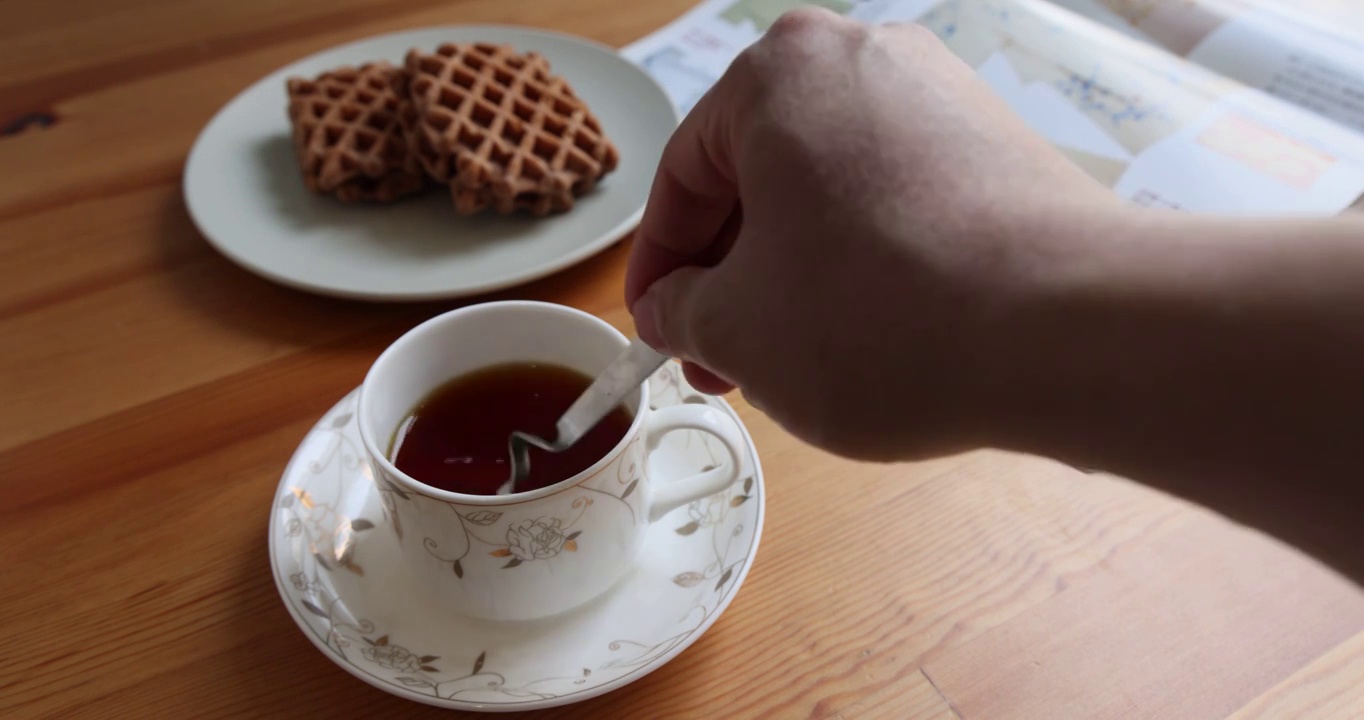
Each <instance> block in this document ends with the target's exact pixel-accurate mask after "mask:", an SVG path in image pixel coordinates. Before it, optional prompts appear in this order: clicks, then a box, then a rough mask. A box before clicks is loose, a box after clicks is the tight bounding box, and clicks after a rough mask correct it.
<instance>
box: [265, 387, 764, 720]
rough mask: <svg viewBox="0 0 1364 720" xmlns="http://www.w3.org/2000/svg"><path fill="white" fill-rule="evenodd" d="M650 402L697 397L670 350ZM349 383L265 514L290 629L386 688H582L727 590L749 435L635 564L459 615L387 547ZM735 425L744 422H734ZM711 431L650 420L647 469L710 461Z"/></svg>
mask: <svg viewBox="0 0 1364 720" xmlns="http://www.w3.org/2000/svg"><path fill="white" fill-rule="evenodd" d="M650 383H651V386H650V389H651V393H650V396H651V398H652V401H651V402H652V405H653V406H654V407H655V408H658V407H662V406H667V405H676V404H680V403H705V404H709V405H711V406H712V407H714V408H716V409H718V410H720V411H722V412H726V413H728V414H729V415H730V416H731V417H733V418H734V421H735V422H736V423H739V418H738V416H737V415H736V414H735V413H734V410H733V409H732V408H731V407H730V406H729V405H728V404H727V403H726V402H725V401H724V400H721V399H719V398H713V397H709V396H704V395H701V394H700V393H698V392H696V391H695V390H693V389H692V388H691V387H690V386H689V385H687V384H686V381H685V380H684V379H683V378H682V373H681V371H680V368H679V367H678V366H677V365H676V364H674V363H669V364H668V365H666V366H664V368H663V369H662V370H660V371H659V372H658V373H657V374H655V375H654V377H653V378H651V379H650ZM358 395H359V391H358V390H356V391H353V392H351V393H350V394H349V395H347V396H346V397H345V398H343V399H342V400H341V401H340V402H339V403H337V404H336V405H335V406H334V407H332V409H331V410H329V411H328V412H327V414H326V415H324V416H323V417H322V419H321V420H320V421H318V423H317V425H315V426H314V427H313V429H312V430H311V431H310V432H309V433H308V435H307V437H305V438H304V440H303V442H302V443H301V444H300V445H299V447H298V449H297V450H296V451H295V452H294V456H293V459H292V460H290V462H289V465H288V467H287V468H286V469H285V471H284V476H283V478H281V480H280V484H279V489H278V490H277V491H276V493H275V498H274V504H273V506H272V510H271V514H270V541H269V542H270V563H271V566H272V568H273V571H274V577H275V584H276V586H277V587H278V588H279V592H280V595H281V596H282V597H283V599H284V605H285V607H287V608H288V609H289V613H290V614H291V615H292V616H293V618H294V621H295V622H297V623H298V626H299V628H300V629H302V630H303V634H304V635H306V636H307V637H308V639H309V640H311V641H312V642H313V644H314V645H316V646H317V647H318V649H319V650H321V651H322V653H323V654H324V655H326V656H327V657H328V658H329V659H331V661H332V662H335V663H336V664H338V665H340V666H341V667H342V668H343V669H345V670H346V671H347V672H349V673H351V674H352V675H355V676H356V677H358V678H360V679H361V680H364V681H365V682H367V683H369V684H371V685H373V686H375V687H377V688H379V689H381V690H384V691H387V692H390V693H393V694H394V695H399V696H402V697H405V698H408V699H411V700H416V701H418V702H423V703H427V704H430V705H436V706H440V707H447V708H455V709H460V710H482V711H510V710H533V709H538V708H547V707H554V706H557V705H565V704H568V703H573V702H578V701H580V700H586V699H588V698H591V697H595V696H597V695H601V694H602V693H605V692H609V691H611V690H614V689H616V688H619V687H621V686H624V685H627V684H629V683H631V682H634V681H635V680H638V679H639V678H641V677H644V676H645V675H647V674H649V673H650V672H652V671H653V670H656V669H658V668H659V667H662V666H663V665H664V664H665V663H667V662H668V661H669V660H671V659H673V658H674V657H676V656H677V655H678V654H679V653H681V652H682V651H683V650H685V649H686V648H687V647H688V646H689V645H691V644H692V643H694V642H696V640H697V638H699V637H701V635H702V633H704V632H705V631H706V629H707V628H709V627H710V626H711V625H712V624H714V622H715V621H716V619H717V618H719V617H720V614H721V613H723V612H724V611H725V608H727V607H728V606H729V603H730V601H732V600H733V599H734V595H735V593H737V592H738V591H739V586H740V585H742V584H743V581H744V577H745V576H746V575H747V574H748V569H749V567H750V566H751V565H752V564H753V558H754V556H755V554H756V552H757V549H758V538H759V536H760V535H761V534H762V523H763V510H764V501H765V497H764V492H763V480H762V468H761V466H760V465H759V462H758V455H757V452H756V450H755V449H754V447H753V441H752V438H751V437H749V436H748V434H747V431H745V433H744V436H745V439H746V441H747V444H748V452H747V457H746V458H744V461H743V465H744V466H743V468H742V472H741V474H740V479H739V480H737V481H735V483H734V484H733V485H731V486H730V487H729V488H728V489H727V490H725V491H723V492H721V493H717V494H716V495H713V496H711V497H709V498H706V499H704V500H698V501H696V502H693V503H691V504H690V505H688V506H685V507H681V508H678V509H677V510H675V511H673V512H672V513H670V514H668V515H666V516H664V517H663V518H662V519H660V520H659V521H657V522H655V523H654V524H653V525H652V526H651V527H650V529H649V532H648V537H647V540H646V542H645V545H644V548H643V550H642V551H641V552H640V557H639V559H638V561H637V563H636V567H635V568H634V569H633V570H632V571H631V572H630V573H628V574H627V575H626V576H625V578H624V579H623V580H621V582H620V583H619V584H618V585H617V586H616V587H614V588H613V589H611V590H610V591H608V592H607V593H606V594H605V595H603V596H601V597H599V598H597V599H595V600H592V601H589V602H588V603H587V604H585V605H584V606H582V607H579V608H577V609H574V610H570V611H568V612H566V613H563V614H561V615H557V616H554V617H551V618H545V619H542V620H533V621H526V622H492V621H486V620H476V619H472V618H466V617H463V616H460V615H457V614H455V613H452V612H450V611H448V610H446V609H444V608H442V607H441V605H440V603H439V601H438V600H437V599H436V598H435V597H434V596H431V595H430V594H428V593H427V592H425V591H424V590H423V589H422V586H421V584H420V583H417V582H414V578H412V577H411V576H410V575H409V574H408V572H407V570H406V567H405V566H404V564H403V562H402V561H401V558H400V555H399V548H400V545H399V543H405V542H407V543H410V542H414V541H416V539H415V538H414V537H412V536H411V535H410V534H407V535H406V536H405V535H404V531H403V528H402V526H401V525H398V524H395V522H394V521H395V520H396V518H397V517H398V516H397V515H396V514H395V513H393V512H392V509H393V508H394V507H395V506H396V503H401V502H403V501H404V499H405V493H403V492H402V491H401V490H400V489H398V488H396V487H391V486H384V487H382V488H380V487H377V486H376V484H375V481H374V473H373V470H372V468H371V467H370V465H369V461H368V460H367V459H366V457H365V453H364V449H363V446H362V445H361V443H360V437H359V431H358V428H357V426H356V420H355V406H356V400H357V397H358ZM739 426H740V428H742V427H743V425H742V423H739ZM724 454H725V450H724V449H723V447H722V446H721V445H720V443H719V442H718V441H717V440H715V439H714V438H712V437H710V436H708V435H706V434H704V433H700V432H696V431H691V430H684V431H678V432H674V433H670V434H668V435H666V436H664V438H663V440H662V442H661V444H660V445H659V448H658V449H657V450H656V451H655V452H654V454H653V455H652V456H651V462H652V466H651V468H650V472H652V473H654V474H655V475H654V477H656V478H657V479H658V480H661V481H663V482H667V481H668V480H671V479H675V478H680V477H683V476H686V475H691V474H694V473H697V472H701V471H702V470H704V469H707V467H708V466H711V467H713V466H715V465H717V464H719V463H720V462H721V460H720V458H723V457H724Z"/></svg>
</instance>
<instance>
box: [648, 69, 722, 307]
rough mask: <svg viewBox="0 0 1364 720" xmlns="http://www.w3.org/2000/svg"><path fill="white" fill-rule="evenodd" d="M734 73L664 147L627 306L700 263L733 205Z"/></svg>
mask: <svg viewBox="0 0 1364 720" xmlns="http://www.w3.org/2000/svg"><path fill="white" fill-rule="evenodd" d="M733 74H734V73H732V72H727V73H725V77H723V78H721V79H720V82H718V83H716V84H715V86H714V87H712V88H711V89H710V91H709V92H707V93H706V94H705V95H704V96H702V98H701V100H700V102H698V103H697V104H696V106H695V107H694V108H692V111H691V112H690V113H688V114H687V116H686V118H684V119H683V120H682V123H681V124H680V125H678V127H677V130H676V131H674V132H673V135H672V138H671V139H669V140H668V144H667V146H665V147H664V149H663V156H662V158H661V160H660V161H659V166H658V172H657V174H656V175H655V176H654V182H653V187H652V188H651V189H650V191H649V203H648V205H647V206H646V207H645V208H644V218H643V219H642V220H641V221H640V224H639V232H638V233H637V234H636V236H635V245H634V249H633V251H632V252H631V255H630V265H629V268H628V269H627V270H626V274H625V304H626V307H633V306H634V304H635V301H636V300H638V299H639V298H640V296H642V295H643V294H644V293H645V291H646V290H648V289H649V286H650V285H652V284H653V283H654V281H655V280H658V279H659V278H661V277H663V276H664V275H667V274H668V273H670V272H672V271H674V270H676V269H678V268H680V267H686V266H689V265H699V264H706V260H707V259H708V258H710V255H711V254H712V253H710V252H709V251H710V250H711V249H712V247H713V246H714V245H715V244H716V243H717V242H719V237H720V235H721V229H722V228H723V227H724V226H725V221H726V220H727V219H728V218H729V217H730V215H731V214H733V213H734V212H735V210H736V208H737V206H738V201H739V198H738V186H737V181H736V178H735V172H734V166H733V162H732V159H731V158H732V157H733V155H732V152H731V151H732V143H731V138H732V129H733V127H734V123H733V120H734V112H735V102H734V99H735V98H736V97H737V93H736V92H735V90H734V85H735V80H734V78H733V77H732V76H733ZM711 260H712V261H713V259H711Z"/></svg>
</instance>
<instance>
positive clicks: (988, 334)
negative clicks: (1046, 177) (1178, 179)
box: [970, 203, 1179, 457]
mask: <svg viewBox="0 0 1364 720" xmlns="http://www.w3.org/2000/svg"><path fill="white" fill-rule="evenodd" d="M1150 225H1151V214H1149V213H1148V212H1147V211H1143V210H1139V209H1136V208H1132V207H1129V206H1126V205H1119V204H1116V203H1115V204H1113V205H1099V206H1091V207H1086V208H1083V209H1077V208H1069V209H1067V210H1065V211H1064V212H1049V213H1036V214H1035V215H1033V216H1031V217H1028V218H1025V219H1023V220H1022V221H1020V222H1018V224H1016V225H1015V227H1014V229H1013V231H1012V232H1013V233H1015V234H1016V236H1017V237H1015V238H1013V239H1012V240H1011V242H1013V243H1016V244H1018V245H1019V246H1020V247H1023V248H1025V249H1026V250H1025V252H1023V253H1020V254H1019V256H1018V257H1017V258H1014V259H1012V261H1011V263H1010V265H1011V267H1010V270H1009V279H1008V281H1007V282H1005V283H1003V284H1002V287H1004V288H1005V290H1004V291H1003V292H1002V293H1000V301H999V302H998V303H996V304H994V305H993V306H992V307H991V308H990V309H989V311H988V312H987V313H986V314H985V316H984V317H983V318H982V323H981V330H980V332H979V333H978V336H979V338H980V339H981V340H980V342H979V343H978V345H977V346H976V349H975V351H974V353H973V354H974V356H975V357H976V358H977V361H976V363H975V364H974V368H973V371H974V372H975V373H976V378H975V379H976V382H974V383H973V390H972V392H971V393H970V395H971V397H972V401H971V403H970V406H971V408H972V409H971V412H972V413H973V415H974V416H975V417H974V422H975V427H974V431H975V433H976V436H977V437H976V444H980V445H986V446H992V447H1002V448H1006V449H1012V450H1019V451H1024V452H1033V453H1039V454H1047V455H1053V456H1061V457H1065V456H1067V455H1070V454H1072V448H1070V447H1069V443H1070V441H1071V440H1073V439H1076V438H1077V437H1078V436H1079V434H1081V433H1080V432H1079V431H1081V430H1083V431H1085V432H1090V431H1092V430H1093V428H1091V427H1089V426H1090V425H1092V423H1093V422H1094V421H1095V409H1096V408H1098V407H1104V406H1105V405H1111V404H1113V403H1116V402H1119V398H1118V397H1116V395H1117V394H1119V393H1123V392H1127V391H1129V390H1132V389H1134V388H1135V386H1136V385H1140V384H1141V379H1140V378H1139V377H1137V374H1138V373H1140V371H1141V365H1142V363H1143V360H1142V359H1141V357H1140V355H1141V354H1142V353H1143V352H1144V351H1146V350H1149V349H1151V348H1158V347H1162V346H1164V345H1165V341H1163V340H1161V339H1160V338H1159V337H1158V336H1159V335H1160V333H1161V332H1163V331H1164V330H1165V329H1166V328H1164V327H1162V325H1161V323H1159V322H1145V321H1143V320H1142V314H1143V313H1142V312H1140V311H1143V310H1147V309H1150V308H1149V307H1143V305H1144V304H1145V303H1146V301H1145V300H1143V299H1142V298H1143V296H1149V295H1150V294H1151V293H1153V292H1156V291H1155V290H1154V288H1151V287H1149V286H1148V285H1149V284H1148V279H1149V278H1150V277H1152V276H1153V275H1158V274H1159V273H1157V272H1153V270H1152V269H1151V268H1149V267H1146V266H1147V265H1148V264H1149V262H1150V261H1151V260H1152V259H1155V258H1159V259H1160V261H1161V262H1163V263H1165V264H1167V265H1170V266H1176V265H1178V263H1179V260H1178V257H1177V256H1178V253H1177V252H1176V251H1175V249H1174V248H1172V247H1167V246H1166V240H1165V237H1166V236H1165V235H1164V234H1163V233H1158V232H1152V231H1151V228H1150Z"/></svg>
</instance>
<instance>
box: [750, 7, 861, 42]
mask: <svg viewBox="0 0 1364 720" xmlns="http://www.w3.org/2000/svg"><path fill="white" fill-rule="evenodd" d="M842 19H843V18H842V17H841V16H840V15H838V14H837V13H835V12H833V11H831V10H827V9H825V8H822V7H802V8H796V9H795V10H788V11H787V12H784V13H782V15H781V17H778V18H777V19H776V21H775V22H773V23H772V26H771V27H770V28H768V29H767V36H768V37H770V38H772V39H773V40H780V41H785V40H793V39H795V40H798V39H800V38H802V37H807V36H809V35H811V34H813V33H817V32H821V31H826V30H830V29H832V28H834V27H835V26H836V25H837V24H838V23H839V22H840V21H841V20H842Z"/></svg>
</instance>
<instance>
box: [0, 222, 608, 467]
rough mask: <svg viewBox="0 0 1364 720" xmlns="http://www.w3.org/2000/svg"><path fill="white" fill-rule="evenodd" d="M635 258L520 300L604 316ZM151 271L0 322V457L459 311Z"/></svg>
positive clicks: (600, 262) (583, 270)
mask: <svg viewBox="0 0 1364 720" xmlns="http://www.w3.org/2000/svg"><path fill="white" fill-rule="evenodd" d="M175 212H177V213H183V209H181V208H178V207H177V208H176V210H175ZM148 240H150V241H151V242H152V243H156V242H158V240H157V239H156V237H155V236H153V237H152V238H145V237H144V238H141V239H140V240H139V242H147V241H148ZM164 241H165V242H167V243H197V242H201V241H200V240H198V239H197V238H195V237H183V236H180V237H172V238H166V239H164ZM142 252H147V251H146V250H145V249H144V250H143V251H142ZM177 252H178V251H177ZM625 259H626V252H625V249H624V248H623V247H622V246H616V247H614V248H612V249H609V250H607V251H606V252H604V253H603V254H602V255H599V256H598V257H596V258H594V259H593V260H591V261H589V262H587V263H584V264H583V265H580V266H578V267H576V268H574V269H573V270H571V271H569V272H567V273H563V274H560V275H557V276H555V277H553V278H550V279H547V280H544V281H541V282H540V283H536V284H533V285H530V286H527V287H523V288H520V289H518V290H515V291H512V292H514V293H515V295H516V296H517V297H527V298H532V299H533V298H546V297H554V298H556V299H558V300H559V301H560V302H563V303H565V304H579V305H583V306H584V307H586V308H587V309H590V310H599V311H600V310H605V309H606V308H608V307H613V306H616V305H618V303H619V302H620V301H619V298H620V297H621V296H622V295H623V290H622V289H620V288H621V287H622V285H621V283H622V280H621V276H622V270H623V267H624V262H625ZM153 270H155V268H154V267H153V268H148V271H147V272H145V273H143V274H140V275H137V276H136V277H133V278H131V279H128V280H126V281H125V282H121V283H117V284H114V285H112V286H109V287H97V288H93V289H91V290H90V291H89V292H86V293H84V294H81V295H77V296H74V297H72V298H71V299H70V300H66V301H64V302H60V303H57V304H53V305H48V306H44V307H40V308H37V309H35V310H32V311H31V312H25V313H22V314H19V315H17V316H14V317H10V318H8V319H0V337H3V338H5V343H6V345H8V346H9V347H8V349H7V352H5V353H3V354H0V396H3V397H5V398H6V404H7V410H8V412H6V413H4V414H0V451H4V450H6V449H10V448H14V447H15V446H17V445H20V444H23V443H26V442H29V441H32V440H35V439H37V438H39V437H42V436H44V435H47V434H51V433H55V432H60V431H63V430H67V429H70V428H72V427H75V426H78V425H82V424H86V423H90V422H94V421H95V420H97V419H99V418H101V417H104V416H106V415H109V414H111V413H116V412H118V411H120V410H123V409H126V408H129V407H132V406H134V405H137V404H139V403H145V402H149V401H152V400H155V399H157V398H160V397H163V396H165V395H169V394H172V393H176V392H180V391H183V390H185V389H187V388H190V387H193V386H195V385H198V384H201V383H204V382H208V381H212V380H215V379H218V378H222V377H225V376H228V375H232V374H234V373H238V372H242V371H244V370H246V369H248V368H250V367H252V366H254V365H258V364H262V363H269V362H273V361H275V360H278V359H280V358H283V357H286V356H288V355H290V354H293V353H296V352H299V351H301V350H303V349H305V348H307V347H311V346H314V345H317V344H319V343H322V344H325V343H330V342H334V341H337V340H339V339H342V338H346V337H353V336H357V335H359V334H363V333H365V332H371V331H378V332H381V333H383V334H384V335H385V336H387V337H389V338H390V339H391V338H394V337H397V335H399V334H401V332H402V331H403V330H405V329H407V328H408V327H410V326H412V325H415V324H416V323H417V322H419V321H420V320H422V319H424V318H425V317H427V316H429V315H431V314H434V313H435V312H438V311H440V310H444V309H448V308H449V307H453V306H454V303H444V304H435V305H421V306H410V305H395V306H386V305H364V304H359V303H353V302H346V301H339V300H332V299H328V298H321V297H316V296H311V295H306V294H303V293H299V292H296V291H293V290H289V289H286V288H282V287H279V286H276V285H273V284H271V283H268V282H266V281H264V280H261V279H259V278H257V277H255V276H252V275H248V274H247V273H245V272H243V271H241V270H239V269H238V268H237V267H236V266H234V265H232V264H231V263H229V262H228V261H227V260H225V259H223V258H221V257H219V256H218V255H216V254H212V255H209V256H206V257H202V258H200V259H198V260H194V261H190V262H186V263H184V264H182V265H179V266H177V267H173V268H171V269H169V270H166V271H164V272H153ZM584 283H588V284H584ZM575 287H576V288H577V289H574V288H575ZM588 288H595V289H594V290H591V291H589V290H588ZM507 296H508V295H507V294H506V293H503V294H502V295H494V296H489V297H494V298H495V297H507ZM111 369H113V370H111ZM134 379H135V380H136V381H135V382H134V381H133V380H134Z"/></svg>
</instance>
